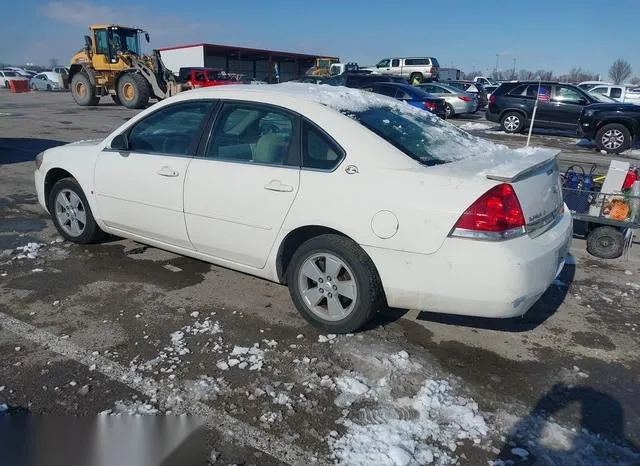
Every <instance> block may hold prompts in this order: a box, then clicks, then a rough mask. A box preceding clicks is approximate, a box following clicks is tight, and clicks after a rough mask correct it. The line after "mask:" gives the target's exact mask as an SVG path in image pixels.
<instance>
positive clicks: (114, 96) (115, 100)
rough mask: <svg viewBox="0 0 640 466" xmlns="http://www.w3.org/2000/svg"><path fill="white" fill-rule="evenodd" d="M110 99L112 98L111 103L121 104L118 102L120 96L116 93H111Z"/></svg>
mask: <svg viewBox="0 0 640 466" xmlns="http://www.w3.org/2000/svg"><path fill="white" fill-rule="evenodd" d="M111 100H113V103H114V104H116V105H122V102H120V97H118V96H117V95H111Z"/></svg>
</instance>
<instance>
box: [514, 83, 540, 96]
mask: <svg viewBox="0 0 640 466" xmlns="http://www.w3.org/2000/svg"><path fill="white" fill-rule="evenodd" d="M509 95H516V96H522V97H524V96H526V95H527V85H526V84H520V85H519V86H516V87H515V88H513V89H512V90H510V91H509ZM534 96H535V94H534ZM532 97H533V96H532Z"/></svg>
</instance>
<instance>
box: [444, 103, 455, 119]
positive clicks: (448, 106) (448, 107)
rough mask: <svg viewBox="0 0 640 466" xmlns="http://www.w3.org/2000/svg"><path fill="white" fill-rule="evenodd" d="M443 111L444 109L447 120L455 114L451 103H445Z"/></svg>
mask: <svg viewBox="0 0 640 466" xmlns="http://www.w3.org/2000/svg"><path fill="white" fill-rule="evenodd" d="M444 111H445V114H446V118H447V120H448V119H449V118H453V117H454V116H456V111H455V110H454V109H453V105H451V104H450V103H447V104H446V105H445V110H444Z"/></svg>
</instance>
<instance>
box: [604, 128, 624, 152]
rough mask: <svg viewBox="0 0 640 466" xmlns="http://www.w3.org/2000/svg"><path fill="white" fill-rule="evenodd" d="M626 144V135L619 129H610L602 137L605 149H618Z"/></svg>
mask: <svg viewBox="0 0 640 466" xmlns="http://www.w3.org/2000/svg"><path fill="white" fill-rule="evenodd" d="M622 144H624V134H622V131H620V130H617V129H610V130H609V131H606V132H605V133H604V134H603V135H602V146H603V147H604V148H605V149H614V150H615V149H617V148H619V147H620V146H622Z"/></svg>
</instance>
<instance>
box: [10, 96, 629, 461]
mask: <svg viewBox="0 0 640 466" xmlns="http://www.w3.org/2000/svg"><path fill="white" fill-rule="evenodd" d="M104 100H105V103H103V104H100V105H99V106H98V107H93V108H91V107H79V106H77V105H76V104H75V103H74V102H73V100H72V98H71V96H70V94H69V93H65V92H62V93H44V92H39V93H37V92H32V93H29V94H9V93H8V92H0V179H1V180H2V182H1V183H0V354H1V355H2V359H3V364H2V365H1V366H0V403H4V405H3V404H0V414H1V413H2V412H3V411H7V410H9V411H20V410H28V411H29V412H32V413H38V414H66V415H69V414H81V415H90V414H97V413H111V414H117V413H140V414H149V415H153V414H182V413H186V414H191V415H193V417H192V418H191V417H190V419H196V420H197V419H200V420H201V421H198V422H196V421H194V426H193V431H194V432H196V433H198V435H195V434H194V435H193V436H188V435H185V440H184V442H183V443H182V450H181V449H180V448H177V450H176V451H174V455H177V454H178V453H180V454H186V455H187V456H183V457H180V458H181V459H180V460H179V462H176V463H175V464H204V463H203V462H204V461H205V460H207V459H208V460H209V461H210V462H212V463H215V464H261V465H263V464H267V465H268V464H303V463H305V464H308V463H315V464H331V463H339V464H363V465H364V464H378V465H383V464H390V465H395V464H429V463H433V464H469V465H481V464H488V463H487V462H488V461H489V462H492V461H493V462H495V463H489V464H496V465H499V464H509V463H508V462H509V461H510V460H512V461H515V463H516V464H531V465H533V464H594V465H595V464H640V404H639V403H638V402H637V397H638V396H640V389H639V388H638V387H640V361H639V359H638V354H639V350H640V338H639V334H640V306H639V305H638V300H639V299H640V254H639V253H638V251H639V250H640V248H638V246H637V244H636V246H635V247H634V248H632V249H631V254H630V257H629V258H628V259H619V260H612V261H602V260H597V259H595V258H593V257H591V256H589V255H588V254H587V253H586V251H585V246H584V242H583V241H581V240H575V241H574V244H573V249H572V256H573V259H574V260H573V261H572V263H570V264H568V265H567V266H566V267H565V269H564V271H563V273H562V274H561V276H560V277H559V279H558V280H557V281H556V282H555V283H554V284H553V285H552V286H551V288H550V289H549V290H548V292H547V293H546V294H545V295H544V297H543V298H542V299H541V300H540V301H539V302H538V303H537V304H536V305H535V307H534V308H533V309H532V310H531V311H530V312H528V313H527V314H526V315H525V316H524V317H522V318H517V319H507V320H487V319H479V318H464V317H459V316H457V317H454V316H446V315H437V314H429V313H425V312H420V313H418V312H415V311H412V310H400V309H389V310H386V311H385V312H383V313H381V315H380V316H379V318H378V319H377V320H376V322H374V324H373V325H371V328H370V329H368V330H367V331H365V332H362V333H359V334H356V335H341V336H335V335H322V334H319V333H318V332H317V331H316V330H314V329H313V328H311V327H310V326H309V325H307V324H306V322H305V321H304V320H303V319H302V318H301V317H299V315H298V313H297V311H296V310H295V309H294V307H293V305H292V304H291V302H290V299H289V295H288V292H287V289H286V288H284V287H282V286H279V285H275V284H272V283H268V282H265V281H262V280H259V279H256V278H252V277H249V276H245V275H242V274H239V273H236V272H232V271H229V270H226V269H223V268H220V267H215V266H211V265H209V264H206V263H203V262H199V261H197V260H194V259H188V258H184V257H181V256H177V255H175V254H172V253H169V252H166V251H162V250H158V249H154V248H151V247H146V246H144V245H141V244H137V243H135V242H133V241H130V240H119V239H112V240H109V241H107V242H105V243H103V244H97V245H89V246H79V245H75V244H71V243H68V242H65V241H63V240H62V238H61V237H59V236H58V235H57V233H56V231H55V229H54V227H53V225H52V223H51V221H50V218H49V216H48V215H47V214H46V213H44V212H43V211H42V209H41V208H40V206H39V205H38V204H37V200H36V194H35V189H34V186H33V169H34V164H33V158H34V157H35V155H36V154H37V153H38V152H40V151H41V150H43V149H45V148H47V147H52V146H55V145H59V144H62V143H65V142H70V141H73V140H78V139H93V138H100V137H103V136H105V135H107V134H108V133H110V132H111V131H112V130H113V129H114V128H116V127H117V126H119V125H120V124H122V123H123V122H124V121H126V120H127V119H128V118H130V117H131V116H133V115H134V114H135V113H136V111H133V110H127V109H124V108H122V107H118V106H115V105H114V104H112V103H111V101H110V100H109V103H106V99H104ZM453 123H454V124H456V125H458V126H461V127H462V128H466V129H468V130H469V131H471V132H473V133H474V134H477V135H480V136H484V137H490V138H492V139H498V140H500V142H503V143H505V144H508V145H511V146H515V145H523V144H524V140H523V139H522V137H520V136H505V135H502V134H494V132H495V131H494V129H493V126H494V125H493V124H492V123H489V122H486V121H485V120H483V118H482V117H481V116H480V115H479V116H477V117H476V116H474V117H473V118H470V119H466V120H462V119H459V120H454V121H453ZM473 125H475V127H474V126H473ZM480 125H484V126H480ZM487 131H488V133H487ZM577 142H578V140H577V139H576V138H575V137H573V138H572V137H569V136H558V135H548V134H540V132H538V133H537V134H536V135H535V136H534V138H533V143H534V144H535V145H544V146H549V147H558V148H560V149H562V151H563V152H562V155H561V160H562V164H563V166H565V167H566V166H568V165H570V164H571V163H575V162H576V161H582V163H586V162H588V161H593V163H598V164H599V165H600V166H601V167H605V166H607V164H608V163H607V160H608V158H607V157H606V156H603V155H600V154H596V153H595V152H594V151H593V150H591V149H589V148H585V147H583V146H581V145H578V144H577ZM628 156H631V157H635V152H633V151H632V152H631V153H630V154H628ZM495 279H496V280H500V279H501V277H495ZM463 291H464V290H461V292H463ZM145 419H148V418H146V417H145ZM167 422H168V421H167ZM79 435H82V433H80V434H79ZM85 435H88V434H85ZM178 443H179V442H178ZM125 448H126V447H125ZM185 451H186V452H187V453H185ZM176 452H177V453H176ZM161 453H162V452H155V454H156V455H160V454H161ZM162 454H164V453H162ZM168 455H169V453H167V456H165V459H166V458H169V456H168ZM172 458H173V459H176V458H178V456H174V457H172ZM176 461H177V460H176ZM112 464H116V463H112ZM120 464H123V463H120ZM165 464H168V463H165ZM171 464H174V463H171Z"/></svg>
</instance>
